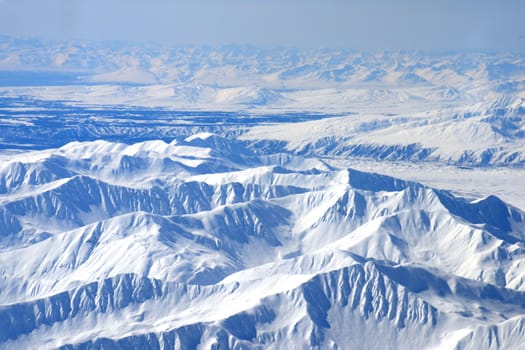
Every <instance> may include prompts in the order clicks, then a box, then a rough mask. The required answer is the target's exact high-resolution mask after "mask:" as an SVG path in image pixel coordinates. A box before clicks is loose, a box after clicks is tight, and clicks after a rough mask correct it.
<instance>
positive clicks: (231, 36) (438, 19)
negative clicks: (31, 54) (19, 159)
mask: <svg viewBox="0 0 525 350" xmlns="http://www.w3.org/2000/svg"><path fill="white" fill-rule="evenodd" d="M524 18H525V1H524V0H366V1H365V0H362V1H355V0H0V35H10V36H16V37H36V38H49V39H60V40H63V39H88V40H124V41H154V42H158V43H162V44H169V45H184V46H186V45H214V46H215V45H227V44H250V45H256V46H291V47H316V48H317V47H328V48H348V49H367V50H369V49H373V50H374V49H375V50H398V49H407V50H438V51H443V50H498V51H511V52H521V53H525V25H523V24H522V22H523V20H524Z"/></svg>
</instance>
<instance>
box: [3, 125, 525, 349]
mask: <svg viewBox="0 0 525 350" xmlns="http://www.w3.org/2000/svg"><path fill="white" fill-rule="evenodd" d="M3 157H4V158H3V159H4V161H3V162H2V167H1V169H0V184H1V187H0V188H2V192H1V193H0V213H1V215H0V231H1V232H2V235H1V250H0V271H1V275H2V276H4V278H2V280H1V281H0V301H1V306H0V322H1V325H2V326H1V327H0V329H1V330H0V348H6V349H10V348H40V349H42V348H56V347H63V348H64V349H77V348H78V349H88V348H93V347H94V348H122V349H124V348H144V347H151V348H182V349H185V348H239V347H242V348H283V347H293V348H304V349H308V348H311V347H316V346H319V347H321V348H330V347H337V348H346V347H352V348H363V349H366V348H392V347H393V348H408V349H410V348H414V349H415V348H441V349H468V348H474V347H475V345H476V346H479V347H483V348H491V347H493V348H501V347H503V348H516V347H520V346H521V345H523V344H522V339H523V336H524V333H523V326H522V323H523V321H522V314H523V311H524V307H525V275H524V270H523V264H524V263H525V213H524V212H523V211H521V210H519V209H517V208H515V207H512V206H510V205H508V204H506V203H505V202H503V201H501V200H500V199H499V198H497V197H494V196H489V197H486V198H480V199H476V200H474V201H472V200H466V199H463V198H460V197H456V196H454V195H452V194H451V193H449V192H447V191H443V190H437V189H432V188H429V187H426V186H424V185H421V184H418V183H415V182H409V181H403V180H399V179H395V178H392V177H387V176H384V175H379V174H373V173H366V172H362V171H357V170H354V169H336V168H333V167H330V166H328V165H326V164H325V163H323V162H322V161H318V160H314V159H306V158H301V157H298V156H290V155H288V156H283V155H279V154H275V155H269V154H265V155H257V154H254V153H253V152H252V151H250V150H249V149H247V148H245V147H244V145H243V144H242V143H240V142H239V141H236V140H230V139H226V138H224V137H221V136H218V135H214V134H210V133H203V134H197V135H194V136H191V137H187V138H184V139H178V140H175V141H173V142H171V143H166V142H163V141H146V142H140V143H135V144H130V145H127V144H122V143H114V142H108V141H103V142H102V141H94V142H76V143H71V144H68V145H65V146H64V147H61V148H58V149H49V150H45V151H29V152H24V153H17V154H16V155H12V156H9V155H4V156H3ZM496 330H497V331H496ZM491 332H498V334H500V336H498V337H496V338H493V337H488V338H487V334H490V333H491ZM357 334H374V337H367V338H365V339H363V338H362V337H361V336H356V335H357Z"/></svg>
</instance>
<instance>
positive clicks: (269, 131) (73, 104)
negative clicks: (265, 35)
mask: <svg viewBox="0 0 525 350" xmlns="http://www.w3.org/2000/svg"><path fill="white" fill-rule="evenodd" d="M0 47H1V50H0V125H2V127H3V128H4V130H3V133H2V135H0V147H2V148H5V147H8V146H11V147H12V146H13V145H15V146H17V147H24V148H28V145H29V146H31V145H33V144H36V145H40V146H42V148H45V147H57V146H62V145H64V144H66V143H68V142H69V141H75V140H80V141H86V140H97V139H106V140H107V139H110V140H112V141H120V142H136V141H142V140H150V139H163V140H165V141H168V142H169V140H171V139H173V138H174V137H179V136H181V134H182V133H184V134H185V135H186V136H189V135H191V134H192V133H196V132H201V131H208V132H214V133H220V134H222V135H226V132H225V131H226V130H227V131H228V132H231V133H232V134H233V135H238V134H239V133H241V132H242V133H245V134H246V135H245V136H244V137H243V140H246V141H247V142H248V143H251V141H256V142H260V141H261V140H265V141H269V142H273V144H272V145H271V148H272V150H271V152H276V151H279V152H289V151H292V152H294V153H295V154H300V155H308V156H321V157H354V158H355V157H358V158H361V159H374V160H380V161H385V160H386V161H400V160H402V161H408V162H413V163H417V162H420V161H425V162H437V163H440V164H454V165H461V166H487V165H488V166H494V165H496V166H506V165H512V166H520V167H521V166H523V164H524V160H525V155H524V145H525V141H524V140H525V139H524V138H525V121H524V120H525V119H524V117H525V83H524V82H525V59H524V58H523V56H522V55H517V54H503V53H461V54H460V53H444V54H430V53H420V52H357V51H344V50H327V49H325V50H321V49H318V50H306V49H304V50H299V49H266V50H263V49H258V48H254V47H242V46H241V47H239V46H227V47H219V48H210V47H187V48H170V47H163V46H159V45H154V44H144V45H138V44H137V45H128V44H124V43H93V42H53V41H42V40H36V39H31V40H29V39H16V38H11V37H0ZM198 113H201V114H200V115H199V114H198ZM227 113H229V114H227ZM79 116H85V117H86V118H79ZM131 116H132V117H131ZM305 116H308V117H305ZM310 116H314V117H310ZM130 117H131V118H130ZM320 119H323V120H320ZM57 120H59V121H60V122H58V121H57ZM283 122H287V123H285V124H283ZM297 122H301V124H297ZM302 122H304V123H302ZM21 125H23V126H24V129H22V130H21V128H20V126H21ZM57 125H60V127H57ZM190 125H191V126H192V127H193V129H191V128H189V126H190ZM252 127H253V128H252ZM248 129H249V130H248ZM290 129H292V132H289V130H290ZM50 140H53V141H54V140H61V143H60V144H56V142H55V143H54V144H49V143H50ZM265 146H266V147H265V148H266V149H268V148H269V147H270V145H269V144H268V142H267V143H266V144H265ZM282 146H284V147H282ZM29 148H30V147H29ZM277 148H279V149H277Z"/></svg>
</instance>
